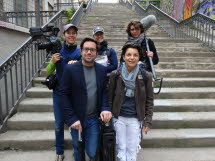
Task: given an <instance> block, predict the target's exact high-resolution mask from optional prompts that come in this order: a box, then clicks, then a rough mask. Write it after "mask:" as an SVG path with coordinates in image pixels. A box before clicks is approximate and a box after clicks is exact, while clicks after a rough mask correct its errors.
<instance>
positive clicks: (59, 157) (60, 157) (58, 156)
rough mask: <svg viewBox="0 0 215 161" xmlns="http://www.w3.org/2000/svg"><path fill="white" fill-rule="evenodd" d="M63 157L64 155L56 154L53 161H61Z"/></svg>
mask: <svg viewBox="0 0 215 161" xmlns="http://www.w3.org/2000/svg"><path fill="white" fill-rule="evenodd" d="M64 158H65V156H64V155H56V159H55V161H63V160H64Z"/></svg>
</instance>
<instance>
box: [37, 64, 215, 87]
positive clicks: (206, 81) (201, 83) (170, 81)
mask: <svg viewBox="0 0 215 161" xmlns="http://www.w3.org/2000/svg"><path fill="white" fill-rule="evenodd" d="M157 68H158V67H157V65H156V69H157ZM45 78H46V77H36V78H34V80H33V86H34V87H44V88H46V86H45V85H43V84H41V82H43V81H44V80H45ZM214 84H215V78H163V85H162V87H167V88H173V87H214Z"/></svg>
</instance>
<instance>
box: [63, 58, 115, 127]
mask: <svg viewBox="0 0 215 161" xmlns="http://www.w3.org/2000/svg"><path fill="white" fill-rule="evenodd" d="M94 65H95V72H96V83H97V110H98V114H100V112H101V111H104V110H107V111H111V109H110V107H109V104H108V96H107V91H106V83H107V82H106V81H107V72H106V68H105V67H104V66H103V65H100V64H98V63H95V64H94ZM60 101H61V104H62V107H63V109H64V118H65V123H66V124H67V125H68V126H71V125H72V124H73V123H74V122H76V121H78V120H80V121H82V120H83V119H84V118H85V116H86V114H85V113H86V107H87V87H86V83H85V78H84V69H83V64H82V61H79V62H77V63H74V64H68V65H66V66H65V69H64V72H63V76H62V80H61V99H60Z"/></svg>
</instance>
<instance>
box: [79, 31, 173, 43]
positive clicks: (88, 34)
mask: <svg viewBox="0 0 215 161" xmlns="http://www.w3.org/2000/svg"><path fill="white" fill-rule="evenodd" d="M120 33H121V34H120ZM92 36H93V32H92V29H91V30H88V31H86V30H83V31H82V30H80V31H78V38H80V40H83V38H85V37H92ZM158 36H159V37H164V38H167V37H169V36H168V35H167V34H166V33H160V32H152V33H149V34H147V37H150V38H151V39H153V38H154V37H158ZM113 38H119V39H123V40H124V42H125V41H127V33H126V32H125V30H124V31H123V30H122V31H120V32H115V31H110V32H106V31H105V39H109V40H111V39H113Z"/></svg>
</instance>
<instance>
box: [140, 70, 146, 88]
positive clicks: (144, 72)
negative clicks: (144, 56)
mask: <svg viewBox="0 0 215 161" xmlns="http://www.w3.org/2000/svg"><path fill="white" fill-rule="evenodd" d="M140 73H141V75H142V77H143V82H144V84H145V86H146V85H147V75H146V70H145V69H143V68H141V67H140Z"/></svg>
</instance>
